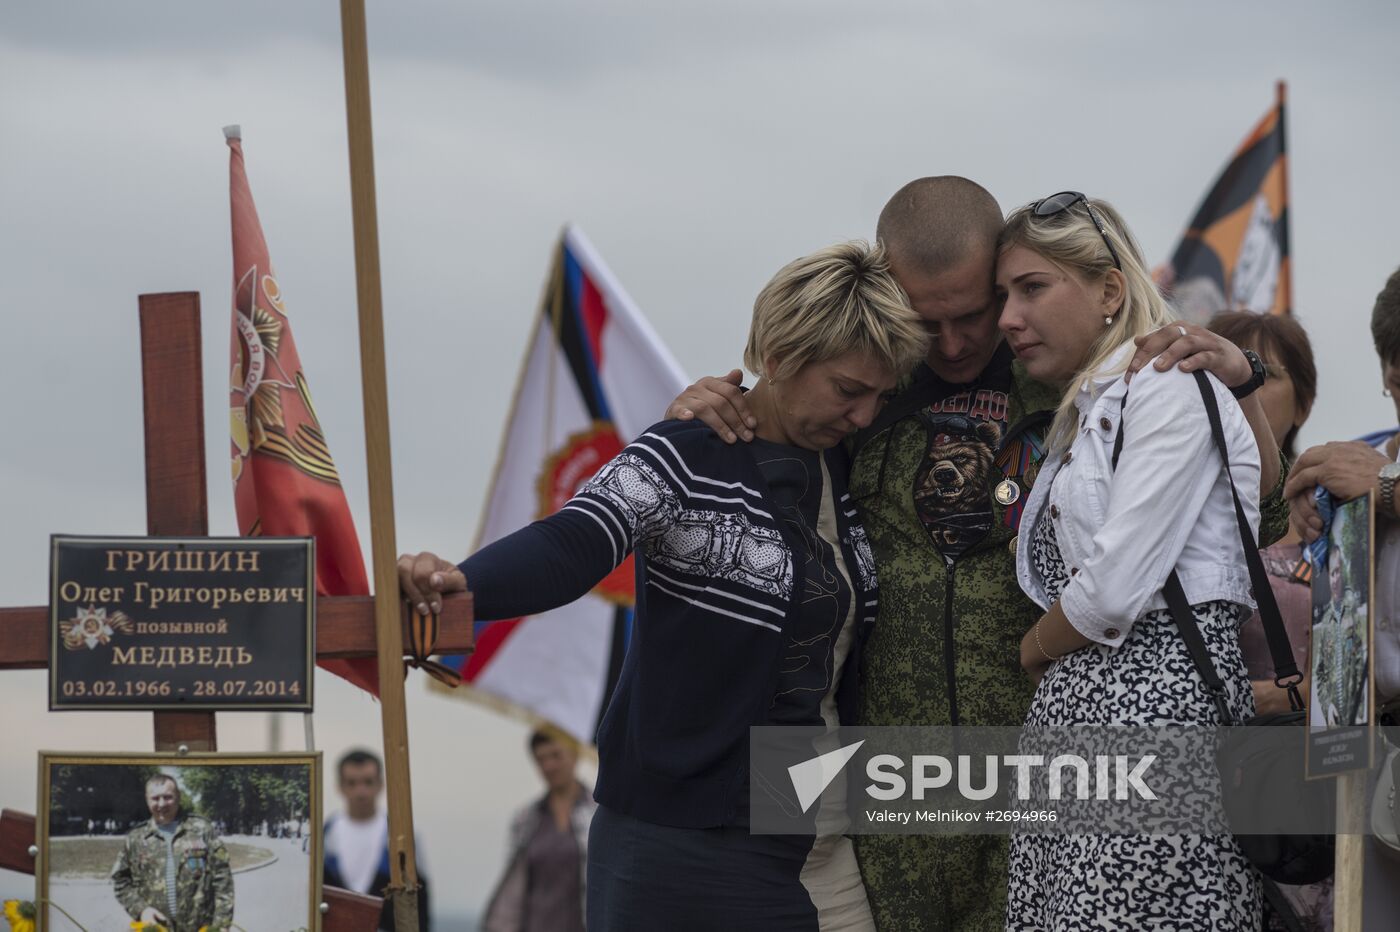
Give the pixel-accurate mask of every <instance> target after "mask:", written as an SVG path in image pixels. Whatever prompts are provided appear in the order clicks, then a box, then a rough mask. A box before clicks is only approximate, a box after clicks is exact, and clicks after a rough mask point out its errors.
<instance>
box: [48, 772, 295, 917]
mask: <svg viewBox="0 0 1400 932" xmlns="http://www.w3.org/2000/svg"><path fill="white" fill-rule="evenodd" d="M39 787H40V790H39V796H40V798H39V818H38V820H37V824H36V826H35V828H36V835H37V844H38V848H39V854H38V858H37V861H36V865H35V883H36V888H37V900H36V903H37V905H38V906H39V917H40V924H39V928H42V929H46V930H52V932H77V930H85V932H114V930H122V932H129V930H131V929H133V928H137V927H138V926H136V925H135V923H137V922H139V921H142V920H143V919H144V920H145V921H147V922H151V921H153V920H154V921H156V922H158V919H156V916H157V915H165V916H166V917H167V918H174V920H175V925H174V926H171V925H169V924H167V923H159V925H160V927H163V928H166V929H172V928H174V929H179V930H183V929H185V928H190V929H195V930H198V929H201V928H205V927H207V928H208V929H209V932H215V930H223V929H231V930H242V932H314V930H317V929H319V928H320V908H319V907H320V903H321V866H322V864H321V862H322V857H323V852H322V838H321V831H322V811H321V810H322V801H321V755H320V753H319V752H317V753H262V754H186V755H173V754H105V753H91V754H84V753H78V754H74V753H60V752H53V751H41V752H40V753H39ZM172 874H173V875H174V890H173V891H172V890H171V889H170V888H169V883H168V878H169V877H170V876H171V875H172ZM172 909H173V910H175V912H176V916H175V917H170V916H169V915H168V913H169V911H170V910H172ZM147 910H154V912H153V913H152V912H147Z"/></svg>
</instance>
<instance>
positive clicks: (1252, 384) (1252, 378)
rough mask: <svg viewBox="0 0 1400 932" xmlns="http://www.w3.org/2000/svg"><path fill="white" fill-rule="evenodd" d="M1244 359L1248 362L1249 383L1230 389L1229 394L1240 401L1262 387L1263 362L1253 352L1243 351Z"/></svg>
mask: <svg viewBox="0 0 1400 932" xmlns="http://www.w3.org/2000/svg"><path fill="white" fill-rule="evenodd" d="M1244 358H1245V359H1248V360H1249V370H1250V373H1249V381H1248V382H1245V383H1244V384H1242V385H1236V386H1235V387H1234V388H1232V389H1230V394H1232V395H1234V396H1235V397H1236V398H1237V399H1239V400H1240V401H1244V400H1245V399H1246V398H1248V397H1249V396H1250V395H1253V394H1254V393H1255V392H1257V391H1259V389H1260V388H1262V387H1263V385H1264V360H1262V359H1260V358H1259V354H1258V353H1256V352H1254V350H1245V351H1244Z"/></svg>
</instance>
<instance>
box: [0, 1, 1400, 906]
mask: <svg viewBox="0 0 1400 932" xmlns="http://www.w3.org/2000/svg"><path fill="white" fill-rule="evenodd" d="M1397 25H1400V8H1397V6H1396V5H1395V4H1394V3H1393V2H1351V3H1346V4H1327V5H1323V4H1317V3H1301V2H1270V3H1262V2H1259V3H1246V2H1240V3H1228V4H1223V3H1218V2H1211V3H1205V2H1178V3H1174V4H1161V3H1157V4H1143V3H1108V2H1104V3H1090V2H1065V0H1061V2H1057V3H1054V4H1046V3H1023V2H1002V3H995V4H992V3H988V4H981V5H976V6H974V5H972V4H962V5H953V4H947V3H936V2H929V0H922V2H910V3H895V2H874V0H870V2H865V3H861V4H853V3H849V2H843V3H837V2H829V0H800V2H798V0H782V2H775V0H745V2H739V0H708V2H706V3H703V4H680V3H665V4H659V3H647V2H642V0H631V2H627V0H594V2H592V3H589V4H577V3H574V4H571V3H563V2H531V3H521V2H505V0H478V2H475V3H461V2H447V0H442V2H426V0H418V2H409V0H397V2H394V3H392V4H391V3H387V2H383V0H371V2H370V3H369V28H370V58H371V78H372V88H373V91H372V93H373V104H374V123H375V138H376V150H375V156H376V160H377V169H378V175H377V183H378V191H379V218H380V237H381V247H382V258H383V272H384V302H385V312H386V327H387V331H388V334H387V341H388V342H387V353H388V360H389V392H390V408H391V416H392V419H393V438H394V453H395V457H394V468H395V494H396V505H397V509H398V514H397V531H398V543H399V546H400V549H436V550H438V551H440V552H442V553H444V554H447V555H452V556H454V557H458V556H462V555H464V553H465V548H466V547H467V545H468V543H469V541H470V539H471V537H472V533H473V530H474V528H475V526H476V521H477V516H478V514H479V513H480V510H481V505H482V497H483V495H484V485H485V482H486V479H487V477H488V474H489V470H490V467H491V465H492V462H493V459H494V455H495V449H496V446H497V440H498V437H499V435H500V432H501V428H502V423H503V420H504V417H505V414H506V405H507V403H508V398H509V394H510V392H509V386H510V385H511V384H512V382H513V380H514V378H515V375H516V368H517V365H518V363H519V360H520V358H521V354H522V352H523V349H524V341H525V337H526V333H527V329H528V326H529V323H530V318H531V315H532V314H533V312H534V309H535V306H536V302H537V300H538V296H539V292H540V287H541V284H542V281H543V278H544V276H545V273H546V270H547V263H548V260H549V255H550V250H551V247H552V245H553V241H554V239H555V237H556V236H557V233H558V230H559V228H560V227H561V226H562V224H563V223H564V222H565V221H568V220H573V221H576V222H578V223H579V224H580V225H581V226H582V228H583V229H584V230H585V231H586V232H587V233H588V235H589V236H590V237H591V239H592V240H593V241H594V243H595V245H596V246H597V247H598V249H599V250H600V252H601V253H602V254H603V256H604V257H605V259H606V260H607V261H608V262H609V263H610V264H611V266H612V268H613V269H614V271H615V272H616V274H617V276H618V278H619V279H620V280H621V281H622V282H623V283H624V285H625V286H626V287H627V288H628V289H629V290H630V291H631V293H632V295H633V297H634V298H635V299H636V300H637V303H638V304H639V306H640V307H641V308H642V310H643V311H644V312H645V313H646V314H647V315H648V316H649V317H650V319H651V320H652V322H653V323H654V324H655V326H656V328H657V330H658V331H659V332H660V334H661V336H662V337H663V339H664V340H665V341H666V342H667V343H668V344H669V345H670V347H671V349H672V351H673V352H674V353H675V355H676V356H677V358H678V359H679V360H680V362H681V364H682V366H684V367H685V369H686V370H687V372H688V373H690V374H691V375H696V374H701V373H714V372H722V371H725V370H727V369H729V368H730V367H731V366H733V365H737V364H738V362H739V357H740V351H741V348H742V345H743V340H744V336H745V331H746V327H747V322H748V316H749V312H750V309H751V306H752V300H753V296H754V294H755V293H756V292H757V291H758V289H759V288H760V287H761V286H762V285H763V283H764V282H765V281H766V280H767V278H768V277H769V276H770V275H771V274H772V273H773V272H774V271H776V270H777V268H778V267H779V266H781V265H782V264H783V263H785V262H787V261H788V260H790V259H792V258H794V257H796V256H798V255H801V254H804V253H807V252H810V251H812V250H813V249H816V248H818V247H821V246H824V245H827V244H828V243H830V242H833V241H836V240H839V239H846V238H852V237H870V236H872V235H873V228H874V221H875V218H876V216H877V214H878V212H879V209H880V207H881V205H882V204H883V203H884V201H885V200H886V198H888V196H889V195H890V194H891V193H893V192H894V190H895V189H897V188H898V187H899V186H900V185H901V184H903V183H904V182H906V181H908V180H910V179H913V178H916V177H919V176H922V175H929V174H965V175H967V176H969V177H972V178H974V179H976V180H977V181H979V182H981V183H982V184H984V185H985V186H986V187H987V188H988V189H990V190H991V191H992V192H993V193H994V194H995V195H996V196H997V197H998V198H999V199H1000V201H1001V203H1002V206H1003V208H1007V209H1009V208H1011V207H1013V206H1016V205H1018V204H1021V203H1024V202H1026V201H1029V200H1032V199H1034V198H1035V197H1037V196H1042V195H1045V194H1047V193H1050V192H1054V191H1060V190H1064V189H1066V188H1073V189H1078V190H1083V191H1087V192H1090V193H1091V194H1093V195H1096V196H1100V197H1104V198H1107V199H1108V200H1110V201H1112V202H1113V203H1114V204H1116V205H1117V206H1118V207H1119V208H1120V209H1121V210H1122V211H1123V213H1124V215H1125V216H1126V217H1127V218H1128V221H1129V223H1130V224H1131V225H1132V226H1133V227H1134V229H1135V231H1136V233H1137V234H1138V237H1139V238H1140V240H1141V241H1142V243H1143V245H1144V248H1145V250H1146V251H1147V254H1148V258H1149V259H1150V260H1151V261H1152V262H1154V263H1156V262H1160V261H1162V260H1163V259H1165V258H1166V257H1167V256H1168V255H1169V254H1170V252H1171V249H1172V248H1173V246H1174V244H1175V242H1176V240H1177V238H1178V237H1179V236H1180V234H1181V232H1182V230H1183V228H1184V227H1185V224H1186V222H1187V220H1188V219H1189V218H1190V216H1191V214H1192V213H1193V210H1194V208H1195V206H1196V204H1197V202H1198V201H1199V199H1200V198H1201V196H1202V195H1203V194H1204V193H1205V191H1206V188H1207V187H1208V185H1209V184H1210V182H1211V181H1212V180H1213V178H1214V177H1215V175H1216V173H1217V172H1218V171H1219V170H1220V168H1221V166H1222V165H1223V164H1224V162H1225V161H1226V159H1227V158H1228V157H1229V155H1230V154H1231V152H1232V151H1233V150H1234V148H1235V147H1236V145H1238V143H1239V142H1240V140H1241V139H1242V138H1243V137H1244V135H1245V134H1246V133H1247V132H1248V130H1249V129H1250V128H1251V127H1252V126H1253V125H1254V123H1255V122H1256V121H1257V120H1258V119H1259V118H1260V117H1261V116H1262V115H1263V113H1264V112H1265V111H1266V110H1267V109H1268V107H1269V106H1270V104H1271V102H1272V100H1273V93H1274V82H1275V80H1276V79H1278V78H1286V79H1287V80H1288V81H1289V92H1290V103H1291V111H1290V114H1289V132H1290V138H1289V140H1288V144H1289V148H1290V180H1291V183H1292V201H1291V205H1290V213H1291V216H1292V219H1293V223H1294V225H1293V230H1292V234H1293V263H1294V270H1295V286H1294V295H1295V299H1294V303H1295V307H1296V308H1297V310H1298V312H1299V317H1300V319H1301V320H1302V321H1303V322H1304V323H1305V325H1306V326H1307V327H1308V328H1309V331H1310V333H1311V334H1312V337H1313V340H1314V344H1315V347H1316V351H1317V356H1318V362H1319V369H1320V371H1321V378H1320V397H1319V400H1318V404H1317V407H1316V409H1315V411H1314V414H1313V418H1312V421H1311V422H1310V423H1309V425H1308V426H1307V428H1306V429H1305V431H1304V433H1303V440H1304V441H1305V442H1306V443H1312V442H1319V441H1322V440H1327V439H1340V438H1347V437H1351V436H1353V435H1356V434H1359V433H1361V432H1363V431H1366V430H1369V429H1373V428H1376V427H1380V426H1384V425H1386V424H1388V423H1393V421H1394V413H1393V409H1392V408H1391V407H1390V404H1389V402H1388V401H1386V400H1385V399H1383V398H1382V397H1381V393H1380V378H1379V371H1378V366H1377V364H1376V362H1375V357H1374V353H1373V352H1372V349H1371V346H1370V339H1369V333H1368V330H1367V322H1368V320H1369V313H1370V307H1371V303H1372V301H1373V300H1374V297H1375V294H1376V292H1377V291H1378V290H1379V288H1380V287H1381V285H1382V284H1383V283H1384V281H1385V278H1386V276H1387V275H1388V274H1389V273H1390V272H1391V271H1392V270H1393V269H1394V268H1395V267H1396V265H1397V264H1400V235H1398V234H1397V233H1396V230H1397V222H1396V219H1395V209H1396V206H1397V204H1400V173H1397V171H1396V170H1395V167H1396V165H1397V164H1400V128H1397V125H1396V121H1395V118H1394V114H1395V102H1396V100H1397V99H1400V65H1397V62H1396V57H1395V53H1394V42H1395V39H1396V36H1397V29H1396V27H1397ZM226 123H240V124H242V126H243V132H244V150H245V153H246V156H247V164H248V173H249V178H250V181H251V184H252V189H253V193H254V196H255V198H256V200H257V204H258V208H259V211H260V213H261V216H262V222H263V228H264V231H265V233H266V235H267V239H268V242H269V245H270V246H271V250H272V259H273V263H274V264H275V266H276V267H277V270H278V273H279V279H280V282H281V285H282V288H283V293H284V295H285V297H286V301H287V307H288V310H289V313H290V316H291V320H292V323H293V327H294V328H295V333H296V338H297V343H298V346H299V348H300V350H301V356H302V361H303V363H304V364H305V367H306V374H307V376H308V378H309V379H310V383H311V386H312V390H313V392H314V394H315V397H316V401H317V408H318V411H319V414H320V416H321V419H322V421H323V423H324V425H325V427H326V430H327V434H328V436H329V440H330V443H331V446H332V449H333V451H334V453H335V456H336V460H337V463H338V465H339V467H340V471H341V474H342V476H343V478H344V481H345V485H346V489H347V491H348V494H349V496H350V501H351V504H352V506H353V508H354V510H355V513H356V518H357V521H358V522H359V526H360V529H361V537H362V538H363V539H365V540H368V536H369V534H368V515H367V509H368V506H367V496H366V490H365V468H364V447H363V442H364V441H363V433H362V428H361V420H360V418H361V409H360V383H359V379H358V355H357V347H356V322H355V292H354V270H353V256H352V249H351V229H350V200H349V182H348V170H347V157H346V151H345V111H344V103H343V91H342V71H341V61H340V35H339V21H338V9H337V5H336V4H334V3H332V2H329V0H326V2H321V3H310V2H297V3H285V2H281V3H274V2H270V0H258V2H252V0H245V2H241V3H237V4H233V3H228V4H216V3H189V2H181V0H169V2H155V0H146V2H138V0H127V2H123V3H120V4H114V3H106V2H96V0H94V2H63V3H53V2H40V0H9V2H6V3H4V4H3V5H2V6H0V127H2V128H0V269H3V272H4V280H5V281H6V282H7V283H8V285H7V287H6V288H5V290H4V297H3V299H0V300H3V318H0V320H2V321H3V327H4V346H5V353H4V360H3V363H0V397H3V398H4V399H5V400H6V402H7V408H8V411H9V415H8V416H7V417H6V419H5V420H6V423H8V424H9V425H10V426H9V428H8V429H6V431H5V433H4V438H5V439H4V440H0V526H2V527H3V533H0V605H37V604H39V603H41V602H42V601H43V600H44V598H45V578H46V573H47V546H46V542H47V537H48V535H49V534H50V533H52V532H69V533H88V534H140V533H142V532H143V531H144V528H145V512H144V502H143V492H142V490H143V480H142V455H143V454H142V433H141V394H140V372H139V356H138V342H137V332H136V326H135V325H136V296H137V295H138V294H141V293H143V292H159V291H184V290H197V291H199V292H200V294H201V296H202V301H203V311H204V314H203V321H204V354H205V356H204V363H205V367H204V368H205V375H206V380H205V403H206V421H207V424H208V425H209V431H208V437H207V445H208V460H209V475H210V480H209V486H210V502H209V513H210V530H211V532H212V533H215V534H231V533H236V528H235V522H234V517H233V509H232V502H231V494H230V487H229V481H228V472H227V466H226V463H227V459H226V456H227V449H228V441H227V439H226V437H225V435H224V434H223V433H222V426H223V425H224V424H225V423H226V421H227V416H226V414H225V413H224V412H225V397H226V396H225V394H224V392H225V389H226V379H225V374H226V372H227V365H228V326H229V324H228V319H229V318H228V308H229V303H230V276H231V256H230V250H229V221H228V150H227V149H226V148H225V146H224V143H223V137H222V135H221V133H220V127H222V126H223V125H224V124H226ZM657 413H658V416H660V413H661V410H660V407H658V412H657ZM44 682H45V680H44V675H43V674H42V673H24V674H7V675H4V676H0V709H3V712H0V715H3V722H4V728H3V740H4V753H3V754H0V805H4V806H7V807H10V808H16V809H21V810H26V811H32V810H33V809H34V806H35V803H34V799H35V796H34V774H35V772H36V763H35V757H34V753H33V752H34V751H36V750H37V749H38V748H39V747H41V746H43V747H50V748H56V749H63V750H142V749H146V748H148V747H149V742H150V734H149V729H150V725H149V716H147V715H134V714H124V715H114V716H101V717H99V716H96V715H89V716H82V715H78V716H74V715H71V714H70V715H51V714H48V713H45V712H44V708H45V700H44ZM409 697H410V715H411V726H412V747H413V752H414V760H415V771H414V778H415V806H416V811H417V813H418V815H419V819H420V832H421V833H422V835H423V836H424V845H425V847H426V858H427V862H428V865H429V868H430V870H432V869H433V868H434V867H435V868H436V874H435V875H434V876H435V877H437V878H438V879H439V886H438V890H439V895H438V899H437V901H436V902H437V903H438V905H439V906H440V908H441V909H442V910H443V911H444V912H448V911H452V912H457V913H466V912H471V911H474V910H475V909H476V908H477V907H478V906H479V905H480V903H481V902H482V901H483V900H484V899H485V898H486V896H488V895H489V892H490V889H491V887H492V885H493V883H494V881H495V876H496V871H497V869H498V866H499V860H500V858H501V856H502V847H503V845H504V832H505V823H506V819H507V813H508V810H509V809H510V808H511V807H513V806H515V805H517V804H519V803H520V802H522V801H524V800H525V799H526V798H527V797H528V796H529V795H530V794H532V793H533V792H535V790H534V787H535V785H536V784H535V783H534V781H533V777H532V775H531V771H530V769H529V767H528V764H527V762H526V760H525V756H524V752H523V742H524V737H525V732H524V730H523V728H522V726H520V725H518V724H516V723H514V722H508V721H506V720H504V719H501V718H500V717H498V716H496V715H494V714H491V713H486V712H483V711H480V710H479V709H477V708H475V707H472V706H469V705H466V704H463V703H460V702H457V701H455V700H453V699H446V698H443V697H441V696H438V695H436V694H429V693H428V691H427V690H426V688H424V687H423V686H422V685H421V677H415V679H414V682H413V684H412V685H411V687H410V690H409ZM318 705H319V708H318V712H317V715H316V720H317V729H318V739H319V742H320V744H321V746H322V747H323V748H324V749H325V750H326V752H327V754H328V755H330V756H334V755H335V754H337V753H338V752H339V751H340V750H342V749H343V748H344V747H345V746H346V745H347V744H348V743H350V742H351V741H361V740H365V738H366V736H372V735H373V734H375V733H377V729H378V725H377V722H378V714H377V709H376V707H375V706H374V705H373V704H372V703H370V702H369V701H368V700H365V699H363V698H361V697H360V696H358V695H356V694H355V693H354V691H353V690H351V689H349V688H342V687H341V686H340V684H339V683H338V682H337V681H334V680H333V679H332V678H329V677H323V678H322V679H321V680H319V681H318ZM219 727H220V738H221V744H222V746H223V747H224V748H225V749H229V750H246V749H255V748H257V747H259V746H260V745H259V741H260V739H261V734H262V717H261V716H241V717H240V716H235V715H232V714H226V715H222V716H221V717H220V726H219ZM291 727H292V726H291V723H289V728H291ZM295 730H296V732H297V733H298V734H299V727H297V728H296V729H295ZM329 802H330V804H331V805H332V806H333V805H334V804H335V797H334V795H333V794H331V796H330V797H329ZM444 880H445V881H447V882H443V881H444ZM28 889H29V887H28V881H27V880H26V879H24V878H20V877H19V876H18V875H14V874H6V873H3V872H0V895H15V894H22V893H25V892H26V891H27V890H28Z"/></svg>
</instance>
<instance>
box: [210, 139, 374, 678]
mask: <svg viewBox="0 0 1400 932" xmlns="http://www.w3.org/2000/svg"><path fill="white" fill-rule="evenodd" d="M224 135H225V136H226V138H227V140H228V146H229V149H230V150H231V151H230V153H229V206H230V210H231V214H232V220H233V332H232V347H231V349H232V353H231V362H230V373H229V419H230V420H229V432H230V433H229V435H230V441H231V443H230V446H231V459H232V466H233V500H234V507H235V509H236V510H237V512H238V532H239V533H240V534H242V535H244V536H245V537H257V536H266V537H314V538H316V592H317V594H318V595H368V594H369V592H370V588H369V579H368V577H367V576H366V575H365V563H364V554H363V553H362V552H361V550H360V539H359V536H358V535H357V534H356V533H355V522H354V519H353V518H352V517H351V516H350V506H349V503H348V502H347V501H346V499H345V491H344V489H342V488H341V486H340V475H339V474H338V473H337V472H336V468H335V461H334V460H333V459H332V458H331V450H330V446H329V444H328V443H327V442H326V436H325V433H324V432H323V431H322V429H321V422H320V421H319V420H318V419H317V417H316V408H315V406H314V405H313V404H312V402H311V389H310V386H309V385H308V384H307V380H306V374H305V372H304V371H303V370H302V365H301V357H300V356H299V355H298V354H297V347H296V342H295V341H294V340H293V339H292V329H291V321H290V320H289V319H288V316H287V308H286V305H285V303H284V301H283V296H282V288H281V286H280V285H279V284H278V281H277V275H276V273H275V272H274V271H273V268H272V261H271V259H270V257H269V254H268V249H267V242H266V240H264V238H263V232H262V225H261V223H260V222H259V221H258V212H257V208H256V207H255V206H254V205H253V193H252V191H251V189H250V188H249V187H248V175H247V171H246V169H245V167H244V164H243V144H242V140H241V135H240V133H239V130H238V127H236V126H230V127H226V128H225V129H224ZM320 665H321V667H322V668H324V669H326V670H329V671H330V672H332V673H335V674H336V675H337V676H341V677H344V678H345V679H347V680H349V681H350V682H352V683H354V684H355V685H356V686H359V687H360V688H361V689H366V690H369V691H370V692H372V693H376V694H377V693H378V672H377V669H376V667H375V659H374V658H373V657H368V658H364V659H361V660H327V661H322V662H321V663H320Z"/></svg>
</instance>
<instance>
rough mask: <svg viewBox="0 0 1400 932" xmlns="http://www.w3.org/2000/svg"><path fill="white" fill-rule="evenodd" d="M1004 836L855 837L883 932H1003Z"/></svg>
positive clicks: (872, 908) (1005, 870)
mask: <svg viewBox="0 0 1400 932" xmlns="http://www.w3.org/2000/svg"><path fill="white" fill-rule="evenodd" d="M1007 841H1008V839H1007V838H1006V837H1005V836H1002V835H858V836H856V838H855V843H856V857H857V859H858V860H859V862H860V873H861V877H862V878H864V880H865V889H866V894H867V895H868V896H869V898H870V910H871V912H872V913H873V915H874V916H875V928H876V929H878V930H879V932H984V930H985V932H1002V930H1003V929H1004V928H1005V925H1006V872H1007V850H1008V846H1007Z"/></svg>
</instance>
